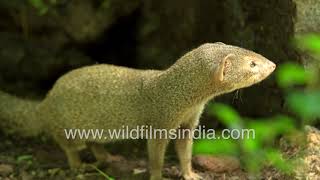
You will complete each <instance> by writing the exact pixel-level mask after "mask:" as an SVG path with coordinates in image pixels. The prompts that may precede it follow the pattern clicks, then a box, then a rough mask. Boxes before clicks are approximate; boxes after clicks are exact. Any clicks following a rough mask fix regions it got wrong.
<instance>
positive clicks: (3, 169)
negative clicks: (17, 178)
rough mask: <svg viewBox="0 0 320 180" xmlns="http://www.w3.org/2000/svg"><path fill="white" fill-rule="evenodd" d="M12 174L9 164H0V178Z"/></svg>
mask: <svg viewBox="0 0 320 180" xmlns="http://www.w3.org/2000/svg"><path fill="white" fill-rule="evenodd" d="M12 172H13V167H12V166H11V165H9V164H0V176H8V175H9V174H11V173H12Z"/></svg>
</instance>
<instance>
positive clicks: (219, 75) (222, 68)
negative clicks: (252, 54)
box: [214, 54, 235, 82]
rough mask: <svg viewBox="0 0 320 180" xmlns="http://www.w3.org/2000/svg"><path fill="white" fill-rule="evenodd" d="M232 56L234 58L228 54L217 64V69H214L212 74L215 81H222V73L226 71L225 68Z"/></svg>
mask: <svg viewBox="0 0 320 180" xmlns="http://www.w3.org/2000/svg"><path fill="white" fill-rule="evenodd" d="M234 56H235V55H234V54H228V55H227V56H225V57H224V58H223V60H222V61H221V62H220V63H219V65H218V67H217V69H216V71H215V74H214V76H215V79H216V80H217V81H220V82H222V81H223V79H224V71H225V69H226V67H227V64H229V63H230V58H232V57H234Z"/></svg>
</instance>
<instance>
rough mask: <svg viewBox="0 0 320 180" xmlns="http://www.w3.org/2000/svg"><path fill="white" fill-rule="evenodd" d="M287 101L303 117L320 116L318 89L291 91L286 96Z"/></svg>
mask: <svg viewBox="0 0 320 180" xmlns="http://www.w3.org/2000/svg"><path fill="white" fill-rule="evenodd" d="M287 102H288V105H289V108H290V109H291V110H292V111H294V112H295V113H297V114H298V115H299V116H300V117H302V118H304V119H310V118H315V117H320V91H308V92H293V93H290V94H289V95H288V96H287Z"/></svg>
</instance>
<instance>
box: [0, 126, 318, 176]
mask: <svg viewBox="0 0 320 180" xmlns="http://www.w3.org/2000/svg"><path fill="white" fill-rule="evenodd" d="M312 132H313V133H311V137H309V140H310V139H311V141H313V142H311V143H310V144H311V145H312V148H313V149H316V150H313V152H312V153H311V154H310V153H309V156H306V163H308V161H310V162H309V163H311V164H312V165H311V166H310V167H312V168H313V169H311V171H310V172H309V173H311V176H313V177H315V178H317V177H320V158H319V157H320V156H319V152H318V151H319V149H320V146H319V144H320V133H319V132H316V133H315V132H314V131H312ZM0 139H1V141H0V180H16V179H17V180H18V179H22V180H31V179H32V180H33V179H47V180H60V179H79V180H81V179H85V180H91V179H92V180H95V179H108V178H106V177H105V176H104V175H108V176H110V177H113V179H115V180H119V179H120V180H143V179H147V178H148V172H147V156H146V152H145V151H141V144H140V145H133V146H132V147H130V146H127V147H124V148H123V145H121V144H120V146H119V145H116V146H118V147H119V148H116V149H113V152H112V153H113V154H117V157H118V160H116V161H115V162H113V163H109V164H107V165H106V166H105V167H104V168H100V169H94V168H92V169H87V170H86V171H84V170H83V171H80V170H78V171H75V170H70V169H68V164H67V160H66V157H65V155H64V153H63V152H62V151H61V149H60V148H59V147H58V146H57V145H56V144H55V143H53V142H51V141H50V140H45V139H42V140H35V139H25V138H15V137H8V136H5V135H3V134H0ZM309 140H308V141H309ZM288 147H289V146H288ZM291 147H292V146H290V148H289V149H286V151H287V152H288V153H289V154H290V153H293V154H294V153H296V151H297V149H292V148H291ZM120 148H121V150H119V149H120ZM139 148H140V150H139ZM141 152H142V155H141ZM307 154H308V153H307ZM173 156H174V155H170V154H169V155H168V156H166V164H165V167H164V176H165V177H167V178H169V179H173V180H178V179H181V178H180V174H179V170H178V162H177V160H176V158H175V157H173ZM81 157H82V158H83V159H84V160H85V161H86V162H93V161H94V158H93V156H92V155H91V154H90V153H89V152H86V151H84V152H81ZM124 157H126V158H124ZM310 158H311V159H310ZM315 158H318V159H315ZM311 160H312V162H311ZM315 162H316V163H315ZM100 170H101V172H100ZM195 171H196V172H197V173H199V174H200V175H201V176H202V177H204V179H205V180H229V179H230V180H245V179H266V180H269V179H272V180H275V179H281V180H283V179H290V178H286V177H284V176H282V175H281V174H280V173H279V172H278V171H276V170H274V169H272V168H265V169H264V170H263V172H262V176H261V177H259V178H255V177H249V175H248V173H246V172H245V171H243V170H241V168H237V169H236V170H232V171H229V172H221V173H216V172H211V171H204V170H201V169H199V168H197V167H196V166H195ZM102 172H105V174H104V173H102ZM318 173H319V174H318ZM311 176H310V177H311ZM311 179H312V178H311Z"/></svg>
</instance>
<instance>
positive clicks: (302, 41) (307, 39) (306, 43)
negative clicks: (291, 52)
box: [295, 34, 320, 52]
mask: <svg viewBox="0 0 320 180" xmlns="http://www.w3.org/2000/svg"><path fill="white" fill-rule="evenodd" d="M295 42H296V44H297V46H298V47H300V48H301V49H304V50H309V51H313V52H320V36H319V35H317V34H305V35H301V36H297V37H296V38H295Z"/></svg>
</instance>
